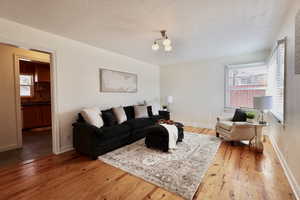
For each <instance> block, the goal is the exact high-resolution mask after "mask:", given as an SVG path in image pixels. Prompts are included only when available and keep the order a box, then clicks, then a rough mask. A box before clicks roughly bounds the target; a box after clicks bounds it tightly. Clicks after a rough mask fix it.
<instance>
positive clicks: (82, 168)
mask: <svg viewBox="0 0 300 200" xmlns="http://www.w3.org/2000/svg"><path fill="white" fill-rule="evenodd" d="M299 9H300V4H299V2H298V1H297V0H286V1H284V0H280V1H273V0H267V1H263V0H259V1H255V2H254V1H250V0H249V1H243V2H238V1H234V0H232V1H221V2H220V1H219V2H212V1H190V2H181V1H163V2H160V1H154V2H150V1H148V2H147V1H134V0H133V1H130V2H122V1H115V0H113V1H94V0H88V1H66V0H63V1H59V2H58V1H49V2H43V3H42V2H40V1H36V0H33V1H30V2H25V1H23V2H20V1H15V0H10V1H1V6H0V43H1V45H6V46H9V47H13V48H17V49H19V50H18V53H14V54H13V55H10V57H9V58H8V57H6V60H7V62H5V63H4V62H3V60H4V59H3V58H4V56H6V55H7V54H5V53H3V52H2V51H1V56H3V58H2V57H1V58H2V59H1V60H2V62H1V73H0V74H1V75H0V76H1V79H0V80H1V82H0V83H1V84H0V85H1V86H0V87H1V91H2V92H3V95H2V97H1V99H2V106H1V107H0V111H1V112H0V113H1V116H0V122H1V127H3V128H1V134H0V154H2V153H5V152H6V151H11V150H14V149H20V148H22V139H20V137H19V135H20V132H22V128H21V126H20V124H21V123H22V122H21V121H22V116H21V112H20V111H19V107H20V104H18V100H17V99H18V97H19V94H18V90H16V88H17V87H16V86H18V85H16V84H19V83H18V81H17V78H16V77H17V76H18V75H16V70H15V57H17V56H20V55H21V54H22V52H25V51H26V52H27V51H31V53H33V54H42V53H46V54H47V55H50V63H51V64H50V69H51V71H50V74H51V76H50V77H51V115H52V118H51V120H52V123H51V130H52V154H49V155H44V156H42V157H34V158H32V159H30V160H22V161H21V162H18V163H12V164H11V165H8V166H0V167H1V168H0V174H2V175H3V178H1V179H2V180H1V181H0V186H1V189H0V191H1V192H0V193H1V194H3V195H0V199H10V198H11V199H20V198H23V199H71V198H72V199H299V195H300V189H299V183H300V171H299V159H298V155H297V152H298V151H299V145H298V143H299V138H300V137H299V134H298V132H299V129H300V127H299V123H298V122H299V114H298V113H299V106H298V101H299V99H300V96H299V92H298V91H299V86H298V85H299V83H300V80H299V77H300V76H299V73H300V69H299V68H300V67H299V65H300V64H299V55H300V50H299V49H300V47H298V45H299V44H298V43H299V41H300V39H299V38H300V35H298V34H300V32H299V30H300V20H299V17H298V16H297V13H298V11H299ZM216 13H218V14H217V15H216ZM282 44H284V45H283V46H284V54H280V52H282V51H280V50H281V47H282ZM274 52H275V53H274ZM298 54H299V55H298ZM27 55H30V53H28V54H27ZM274 55H281V56H283V57H282V59H281V60H280V61H282V60H284V65H282V66H284V67H283V68H284V70H283V71H282V73H281V74H279V75H283V77H284V79H280V80H281V81H282V83H283V87H280V88H279V89H281V90H280V91H281V93H280V95H281V96H280V98H282V99H283V100H284V101H282V102H280V101H276V100H278V96H276V95H277V94H278V95H279V93H277V94H276V95H273V93H270V92H269V90H270V91H271V89H270V86H271V84H269V83H271V79H270V78H269V77H270V74H271V73H270V71H268V70H269V69H271V67H270V66H272V67H274V66H275V65H272V61H274V59H275V58H274ZM276 58H277V59H278V58H279V57H276ZM280 58H281V57H280ZM275 60H276V59H275ZM7 63H9V64H7ZM277 63H280V62H278V60H277ZM249 65H253V66H252V67H257V68H255V69H258V68H259V70H265V71H264V79H263V80H264V83H265V84H266V83H268V85H267V86H265V85H263V87H267V88H268V89H264V90H266V93H264V95H258V93H251V92H249V93H247V96H243V98H244V99H243V98H242V97H240V96H241V92H235V91H239V88H233V89H232V87H231V86H232V85H230V84H232V82H231V81H230V80H238V79H231V78H232V77H231V74H232V73H231V71H230V70H232V69H234V70H232V71H235V72H234V73H241V74H243V75H244V74H245V73H246V74H252V75H253V76H252V77H256V76H254V75H257V74H258V70H252V71H251V70H250V71H246V70H245V71H246V72H244V71H243V70H241V71H239V70H237V69H240V68H242V69H248V68H250V67H249ZM276 66H279V64H278V65H276ZM253 69H254V68H253ZM259 75H260V74H259ZM237 77H239V76H237ZM274 77H275V76H274ZM241 79H242V78H241ZM251 80H252V79H251ZM253 80H254V79H253ZM255 80H256V79H255ZM259 80H261V79H259ZM250 82H251V81H250ZM248 83H249V82H248ZM241 85H242V84H241ZM248 85H249V84H248ZM231 89H232V90H231ZM277 89H278V88H277ZM248 90H249V88H248ZM251 90H253V91H256V90H259V91H261V90H262V88H261V87H260V88H251ZM272 91H275V90H272ZM282 91H283V92H282ZM233 94H234V95H235V96H234V95H233ZM254 94H255V95H254ZM239 95H240V96H239ZM258 96H260V97H262V98H260V99H258V101H261V102H256V103H254V97H258ZM268 96H273V98H272V101H274V102H272V103H273V105H272V107H270V105H269V104H271V103H270V102H269V101H268V98H263V97H268ZM234 100H236V101H234ZM245 101H246V103H245ZM241 102H243V103H241ZM267 104H268V105H267ZM278 105H280V106H278ZM266 106H267V107H266ZM276 106H277V107H278V110H277V111H278V113H279V116H276V117H274V116H273V115H274V112H273V111H274V109H275V108H277V107H276ZM95 107H96V108H98V110H97V112H99V114H98V115H96V119H97V120H96V123H95V124H94V125H93V120H90V119H89V117H88V116H85V114H87V113H89V109H91V108H95ZM126 107H128V108H127V110H126V109H125V108H126ZM238 107H243V108H244V107H247V108H245V109H244V111H243V113H242V114H243V115H245V114H246V115H247V116H248V117H250V115H251V114H253V113H252V111H253V108H256V110H255V111H256V113H255V117H257V118H259V119H257V121H256V122H243V123H247V125H248V126H249V127H252V128H251V131H249V133H248V131H245V132H244V131H240V129H239V127H238V125H239V123H240V122H238V123H231V122H228V121H225V120H224V121H223V118H228V117H230V118H232V117H233V116H234V115H235V109H236V108H238ZM248 107H251V108H248ZM263 107H265V108H263ZM279 107H280V109H279ZM110 108H113V109H112V110H110ZM120 108H122V109H120ZM145 108H147V112H146V109H145ZM243 108H242V109H243ZM248 109H250V110H251V111H249V110H248ZM105 110H110V112H109V113H108V116H111V115H113V116H114V117H116V116H117V117H116V118H115V119H116V121H115V122H114V123H116V124H118V125H116V126H120V125H121V124H124V123H126V127H125V126H124V127H121V128H120V129H111V128H110V127H109V125H107V121H109V120H107V118H104V115H103V112H102V111H105ZM245 110H247V111H245ZM261 110H265V111H266V113H265V117H264V119H262V118H261V117H262V116H261V112H260V111H261ZM281 110H283V111H281ZM85 111H87V112H85ZM279 111H280V112H279ZM79 113H81V114H82V115H81V116H79V117H78V114H79ZM92 113H94V112H92ZM130 113H131V114H130ZM132 113H134V114H133V115H132ZM106 114H107V113H106ZM92 115H93V114H92ZM100 115H101V116H100ZM275 115H276V113H275ZM130 116H131V118H130ZM138 116H139V117H138ZM80 117H81V118H82V119H81V121H80V119H79V118H80ZM108 118H109V117H108ZM144 118H149V119H151V122H150V120H141V119H144ZM218 119H219V120H218ZM78 120H79V121H78ZM101 120H102V121H101ZM130 120H131V121H132V120H138V122H134V121H132V123H127V122H126V121H130ZM259 121H261V122H266V123H259ZM221 122H222V123H223V122H224V124H225V126H226V125H228V123H229V124H230V126H231V127H230V130H233V128H232V126H234V127H236V130H238V131H236V133H238V136H239V138H238V139H232V138H231V137H228V133H227V131H226V129H225V131H224V132H222V131H223V130H222V129H218V128H220V127H221V128H222V127H223V128H224V124H222V123H221ZM74 124H75V125H74ZM82 124H84V126H88V125H86V124H89V125H90V124H92V127H93V128H92V129H85V128H82ZM95 125H96V126H95ZM114 125H115V124H114ZM127 125H128V126H127ZM244 125H245V124H243V125H242V126H244ZM97 126H99V127H98V128H99V130H101V131H100V132H101V133H102V132H103V133H107V135H106V137H108V134H112V135H114V136H115V137H116V138H118V137H120V138H119V139H121V136H120V135H119V133H122V134H127V135H126V136H128V137H129V136H130V137H131V139H130V140H127V139H128V138H126V139H125V138H123V139H124V140H122V142H120V141H119V140H116V141H118V142H120V143H119V145H118V144H117V142H115V143H114V142H110V143H108V144H109V145H108V146H109V148H108V147H107V146H105V148H104V149H101V148H102V147H99V146H94V148H95V149H94V151H92V150H91V148H90V147H91V146H92V145H95V144H94V143H93V141H94V140H92V139H86V135H88V134H89V133H88V132H89V130H92V131H95V132H97V131H98V129H95V128H94V127H97ZM102 126H104V127H102ZM140 126H143V127H142V128H143V130H140V129H141V127H140ZM146 126H147V127H146ZM145 127H146V128H145ZM76 128H77V129H76ZM144 128H145V129H144ZM79 129H80V131H78V130H79ZM109 130H113V131H109ZM137 130H138V131H137ZM216 130H217V131H216ZM241 130H244V129H241ZM247 130H248V129H247ZM249 130H250V129H249ZM173 131H174V132H177V134H175V135H176V139H175V144H172V145H175V148H174V149H172V148H170V149H164V147H162V146H164V145H167V147H168V145H169V147H170V145H171V144H170V142H171V139H170V138H171V137H170V136H171V135H172V133H171V132H173ZM100 132H99V134H100ZM181 132H182V133H181ZM246 132H247V133H246ZM84 133H88V134H86V135H84ZM258 133H259V134H261V137H260V136H258V135H257V134H258ZM134 134H136V136H137V137H136V138H134V137H133V138H134V139H133V138H132V136H134ZM155 134H157V135H155ZM181 134H183V135H184V137H183V138H180V135H181ZM218 134H219V135H218ZM253 134H254V135H253ZM74 135H75V137H74ZM217 135H218V136H219V137H216V136H217ZM241 135H242V137H245V138H247V139H245V138H242V137H241ZM245 135H247V137H246V136H245ZM77 136H78V137H77ZM79 136H80V137H79ZM148 136H149V137H148ZM97 137H98V136H97ZM124 137H125V136H124ZM144 138H145V139H144ZM95 140H97V139H95ZM144 140H145V141H144ZM176 140H177V141H176ZM242 140H247V141H242ZM146 141H147V142H146ZM168 141H169V143H168ZM240 141H241V142H240ZM101 142H103V140H102V141H101ZM101 142H100V143H101ZM145 142H146V144H145ZM104 144H105V145H106V143H103V145H104ZM111 144H112V145H111ZM258 144H259V145H258ZM101 145H102V143H101ZM101 145H100V146H101ZM261 145H262V146H261ZM147 146H149V147H150V148H148V147H147ZM160 148H163V149H162V150H161V149H160ZM87 149H88V150H87ZM171 149H172V150H171ZM188 149H189V150H188ZM101 150H103V151H101ZM37 151H39V150H37ZM165 151H169V152H165ZM176 151H177V152H178V153H176ZM91 152H93V154H92V155H89V154H90V153H91ZM191 152H193V154H192V153H191ZM203 152H205V153H203ZM149 155H150V157H148V156H149ZM135 156H136V157H135ZM184 156H185V157H186V158H188V160H184V159H183V157H184ZM1 158H2V157H1ZM6 158H7V156H6ZM122 158H126V159H123V160H122ZM142 158H143V159H142ZM95 159H96V160H95ZM139 159H140V160H142V161H143V162H140V161H139ZM124 160H125V161H126V162H125V161H124ZM161 161H165V162H161ZM172 161H174V162H172ZM175 161H176V162H175ZM155 162H157V163H160V164H159V165H158V164H157V165H155V164H154V163H155ZM175 169H178V171H176V173H175V172H174V171H173V170H175ZM168 170H169V172H168ZM170 172H172V173H173V174H172V173H170ZM157 174H160V176H156V175H157ZM74 191H77V192H76V194H74ZM221 195H223V196H221Z"/></svg>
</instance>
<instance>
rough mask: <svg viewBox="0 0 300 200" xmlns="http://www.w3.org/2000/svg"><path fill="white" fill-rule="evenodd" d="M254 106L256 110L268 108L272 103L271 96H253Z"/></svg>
mask: <svg viewBox="0 0 300 200" xmlns="http://www.w3.org/2000/svg"><path fill="white" fill-rule="evenodd" d="M253 103H254V108H255V109H258V110H270V109H271V108H272V105H273V99H272V96H261V97H253Z"/></svg>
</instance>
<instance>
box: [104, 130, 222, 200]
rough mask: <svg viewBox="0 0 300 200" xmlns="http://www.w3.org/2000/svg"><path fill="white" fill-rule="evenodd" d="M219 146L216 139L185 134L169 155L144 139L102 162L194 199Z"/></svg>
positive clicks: (116, 152) (111, 154) (108, 154)
mask: <svg viewBox="0 0 300 200" xmlns="http://www.w3.org/2000/svg"><path fill="white" fill-rule="evenodd" d="M219 145H220V140H219V139H218V138H216V137H214V136H208V135H201V134H195V133H188V132H185V133H184V140H183V142H181V143H178V145H177V149H175V150H172V152H169V153H165V152H162V151H159V150H154V149H148V148H147V147H146V146H145V141H144V139H142V140H139V141H137V142H135V143H133V144H130V145H127V146H124V147H122V148H120V149H117V150H115V151H112V152H109V153H107V154H105V155H102V156H99V160H102V161H104V162H105V163H108V164H110V165H112V166H115V167H117V168H120V169H122V170H124V171H126V172H128V173H131V174H133V175H136V176H138V177H141V178H142V179H144V180H146V181H148V182H151V183H153V184H155V185H158V186H159V187H162V188H164V189H166V190H168V191H170V192H173V193H176V194H178V195H179V196H181V197H183V198H185V199H192V198H193V196H194V194H195V192H196V191H197V188H198V186H199V184H200V182H201V180H202V178H203V176H204V174H205V172H206V170H207V169H208V167H209V166H210V164H211V163H212V161H213V159H214V156H215V154H216V152H217V150H218V148H219Z"/></svg>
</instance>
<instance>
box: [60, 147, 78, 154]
mask: <svg viewBox="0 0 300 200" xmlns="http://www.w3.org/2000/svg"><path fill="white" fill-rule="evenodd" d="M72 150H74V148H73V146H65V147H61V148H60V151H59V152H58V153H57V154H62V153H65V152H67V151H72Z"/></svg>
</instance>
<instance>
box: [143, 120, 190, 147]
mask: <svg viewBox="0 0 300 200" xmlns="http://www.w3.org/2000/svg"><path fill="white" fill-rule="evenodd" d="M174 125H175V126H176V127H177V129H178V139H177V143H178V142H182V140H183V138H184V134H183V124H181V123H175V124H174ZM144 131H145V132H146V139H145V145H146V146H147V147H148V148H156V149H160V150H162V151H164V152H168V151H169V133H168V130H167V129H166V128H165V127H163V126H161V125H159V124H155V125H152V126H149V127H147V128H146V129H145V130H144Z"/></svg>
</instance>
